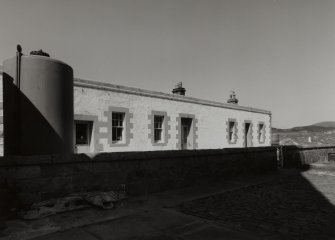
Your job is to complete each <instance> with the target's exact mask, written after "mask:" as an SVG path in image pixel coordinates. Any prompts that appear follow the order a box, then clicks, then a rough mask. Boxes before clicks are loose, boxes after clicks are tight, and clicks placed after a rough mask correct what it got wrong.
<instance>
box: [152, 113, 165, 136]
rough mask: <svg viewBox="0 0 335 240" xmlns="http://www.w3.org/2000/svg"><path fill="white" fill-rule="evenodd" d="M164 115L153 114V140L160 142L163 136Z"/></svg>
mask: <svg viewBox="0 0 335 240" xmlns="http://www.w3.org/2000/svg"><path fill="white" fill-rule="evenodd" d="M163 122H164V116H154V141H155V142H161V141H162V136H163Z"/></svg>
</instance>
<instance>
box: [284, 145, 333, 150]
mask: <svg viewBox="0 0 335 240" xmlns="http://www.w3.org/2000/svg"><path fill="white" fill-rule="evenodd" d="M282 147H283V148H284V149H285V150H289V151H292V150H299V151H305V150H321V149H331V148H335V146H315V147H314V146H313V147H311V146H290V145H287V146H282Z"/></svg>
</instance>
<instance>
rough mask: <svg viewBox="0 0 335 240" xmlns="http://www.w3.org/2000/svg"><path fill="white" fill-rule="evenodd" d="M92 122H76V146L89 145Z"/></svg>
mask: <svg viewBox="0 0 335 240" xmlns="http://www.w3.org/2000/svg"><path fill="white" fill-rule="evenodd" d="M91 129H92V122H90V121H87V122H76V144H90V137H91V136H90V135H91Z"/></svg>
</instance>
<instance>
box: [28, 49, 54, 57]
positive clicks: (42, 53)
mask: <svg viewBox="0 0 335 240" xmlns="http://www.w3.org/2000/svg"><path fill="white" fill-rule="evenodd" d="M30 55H38V56H44V57H50V54H49V53H47V52H44V51H43V50H42V49H40V50H38V51H31V52H30Z"/></svg>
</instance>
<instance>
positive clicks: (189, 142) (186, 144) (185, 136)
mask: <svg viewBox="0 0 335 240" xmlns="http://www.w3.org/2000/svg"><path fill="white" fill-rule="evenodd" d="M191 128H192V118H181V149H182V150H186V149H193V134H192V131H191Z"/></svg>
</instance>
